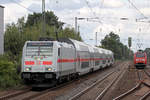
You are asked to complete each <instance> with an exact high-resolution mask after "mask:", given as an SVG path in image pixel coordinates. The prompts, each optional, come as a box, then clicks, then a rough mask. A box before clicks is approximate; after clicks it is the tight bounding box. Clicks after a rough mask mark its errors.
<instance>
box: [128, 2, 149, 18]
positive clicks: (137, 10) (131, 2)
mask: <svg viewBox="0 0 150 100" xmlns="http://www.w3.org/2000/svg"><path fill="white" fill-rule="evenodd" d="M128 2H129V3H130V4H131V5H132V6H133V7H134V8H135V9H136V10H137V11H138V12H139V13H140V14H141V15H142V16H143V17H144V18H145V19H147V17H146V16H145V15H144V14H143V13H142V12H141V11H140V10H139V9H138V8H137V7H136V6H135V5H134V4H133V2H131V0H128Z"/></svg>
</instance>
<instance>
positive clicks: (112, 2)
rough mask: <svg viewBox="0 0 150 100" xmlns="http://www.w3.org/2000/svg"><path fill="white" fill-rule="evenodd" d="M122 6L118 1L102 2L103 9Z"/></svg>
mask: <svg viewBox="0 0 150 100" xmlns="http://www.w3.org/2000/svg"><path fill="white" fill-rule="evenodd" d="M122 6H123V3H122V2H121V1H119V0H109V1H104V7H110V8H119V7H122Z"/></svg>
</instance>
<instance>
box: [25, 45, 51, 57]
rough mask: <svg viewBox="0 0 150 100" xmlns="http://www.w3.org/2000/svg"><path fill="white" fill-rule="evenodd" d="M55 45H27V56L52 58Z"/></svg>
mask: <svg viewBox="0 0 150 100" xmlns="http://www.w3.org/2000/svg"><path fill="white" fill-rule="evenodd" d="M52 54H53V43H27V49H26V56H52Z"/></svg>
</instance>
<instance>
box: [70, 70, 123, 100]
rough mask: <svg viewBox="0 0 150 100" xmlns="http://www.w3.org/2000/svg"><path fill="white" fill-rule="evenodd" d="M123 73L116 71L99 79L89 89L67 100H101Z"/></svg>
mask: <svg viewBox="0 0 150 100" xmlns="http://www.w3.org/2000/svg"><path fill="white" fill-rule="evenodd" d="M124 72H125V71H124V70H121V69H119V70H118V69H117V70H115V71H113V72H110V73H108V74H107V75H105V76H104V77H103V78H101V79H99V80H98V81H97V82H95V83H93V84H92V85H90V86H89V87H87V88H85V89H84V90H83V91H81V92H79V93H78V94H76V95H74V96H73V97H71V98H70V99H69V100H83V99H84V100H86V99H91V100H101V99H102V98H103V96H104V95H105V94H106V92H107V91H108V90H109V88H110V87H111V86H112V85H113V84H114V83H115V82H116V81H117V80H118V78H119V77H120V76H121V74H123V73H124ZM104 84H105V86H104ZM102 86H104V87H102ZM92 93H93V94H92ZM89 96H90V97H89Z"/></svg>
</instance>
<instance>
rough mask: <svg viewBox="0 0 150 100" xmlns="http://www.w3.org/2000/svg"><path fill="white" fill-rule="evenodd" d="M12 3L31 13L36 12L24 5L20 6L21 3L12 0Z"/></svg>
mask: <svg viewBox="0 0 150 100" xmlns="http://www.w3.org/2000/svg"><path fill="white" fill-rule="evenodd" d="M10 1H13V2H14V3H15V4H17V5H18V6H20V7H22V8H24V9H26V10H28V11H30V12H35V11H33V10H32V9H29V8H27V7H25V6H24V5H22V4H20V3H18V2H17V1H15V0H10Z"/></svg>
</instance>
